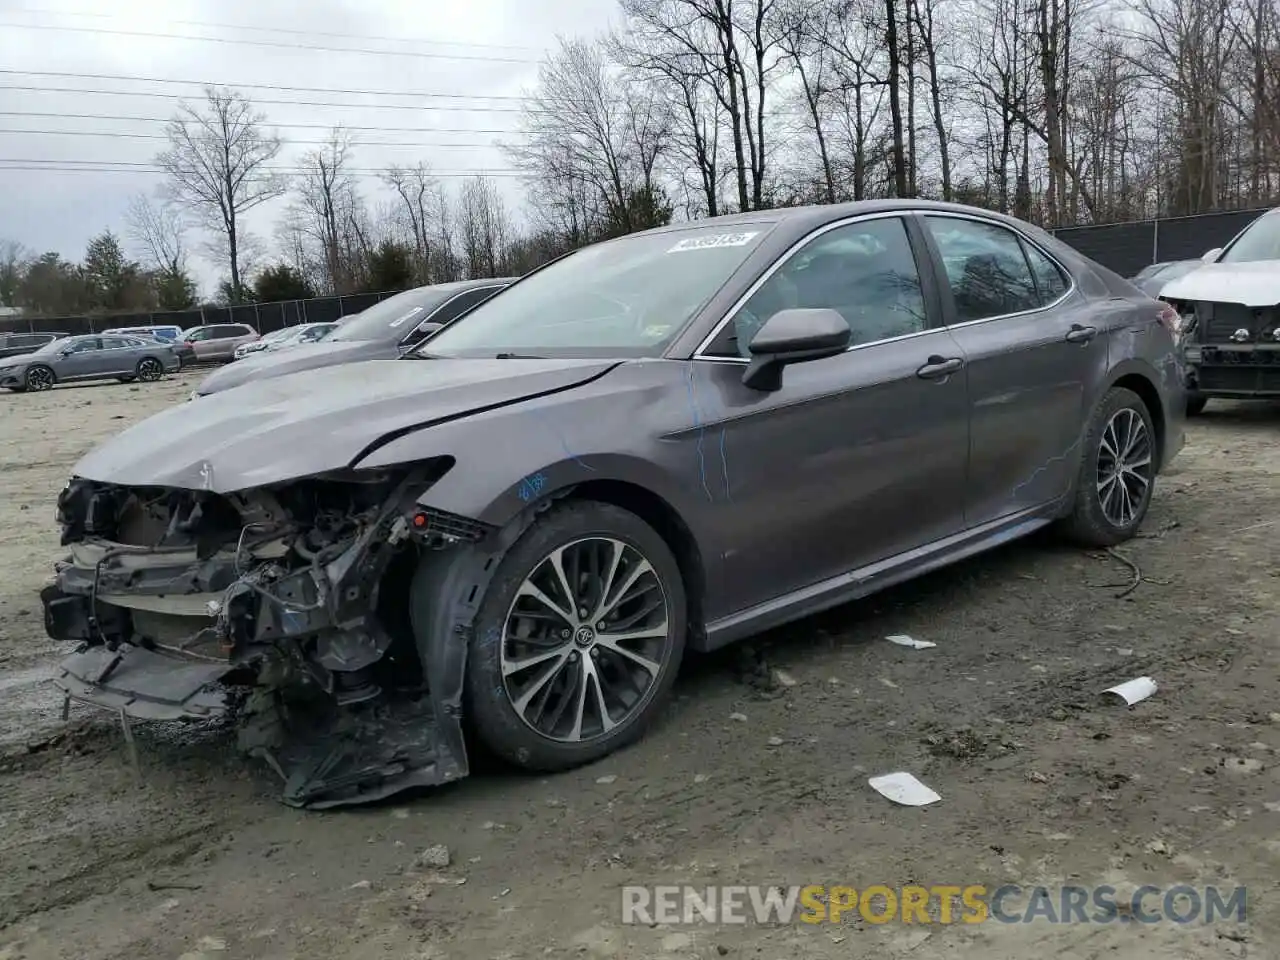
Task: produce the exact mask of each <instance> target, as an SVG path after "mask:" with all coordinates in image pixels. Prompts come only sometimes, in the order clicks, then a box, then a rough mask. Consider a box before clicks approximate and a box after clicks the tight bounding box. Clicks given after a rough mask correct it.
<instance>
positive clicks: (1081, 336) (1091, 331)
mask: <svg viewBox="0 0 1280 960" xmlns="http://www.w3.org/2000/svg"><path fill="white" fill-rule="evenodd" d="M1097 335H1098V328H1097V327H1082V326H1080V324H1078V323H1073V324H1072V325H1071V329H1070V331H1068V333H1067V342H1068V343H1088V342H1089V341H1090V340H1092V339H1093V338H1094V337H1096V336H1097Z"/></svg>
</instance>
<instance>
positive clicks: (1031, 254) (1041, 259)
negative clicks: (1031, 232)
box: [1022, 241, 1071, 306]
mask: <svg viewBox="0 0 1280 960" xmlns="http://www.w3.org/2000/svg"><path fill="white" fill-rule="evenodd" d="M1022 249H1023V250H1025V251H1026V254H1027V262H1028V263H1030V264H1031V273H1032V274H1033V275H1034V276H1035V278H1036V291H1037V292H1038V293H1039V294H1040V303H1041V305H1042V306H1043V305H1045V304H1050V303H1053V301H1055V300H1057V299H1058V298H1059V297H1061V296H1062V295H1063V294H1064V293H1066V292H1067V290H1069V289H1070V288H1071V284H1070V282H1069V281H1068V280H1067V278H1066V276H1065V275H1064V274H1063V272H1062V268H1061V267H1059V266H1058V265H1057V264H1056V263H1054V262H1053V261H1052V260H1050V259H1049V258H1048V257H1046V256H1045V255H1044V254H1043V253H1041V252H1040V251H1039V249H1038V248H1036V247H1033V246H1032V245H1031V244H1029V243H1027V242H1026V241H1023V244H1022Z"/></svg>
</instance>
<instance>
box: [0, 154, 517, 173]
mask: <svg viewBox="0 0 1280 960" xmlns="http://www.w3.org/2000/svg"><path fill="white" fill-rule="evenodd" d="M0 163H28V164H31V163H59V164H68V165H71V166H73V167H76V168H78V167H81V166H90V167H91V166H111V167H149V168H151V169H153V170H160V171H163V170H164V167H162V166H160V164H158V163H156V162H155V161H154V160H59V159H51V158H49V157H42V158H37V159H34V160H32V159H25V158H18V157H14V158H9V157H0ZM260 169H262V170H263V171H265V172H267V173H283V174H304V173H310V172H311V171H310V170H309V169H308V168H307V167H301V166H297V165H294V166H263V167H261V168H260ZM391 169H392V168H391V167H348V168H346V171H345V172H347V173H370V174H381V173H390V172H391ZM476 172H490V173H519V172H520V171H518V170H516V169H514V168H512V167H488V168H484V167H478V168H476Z"/></svg>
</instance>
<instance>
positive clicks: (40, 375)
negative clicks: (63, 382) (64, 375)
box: [25, 366, 58, 390]
mask: <svg viewBox="0 0 1280 960" xmlns="http://www.w3.org/2000/svg"><path fill="white" fill-rule="evenodd" d="M57 380H58V378H57V377H55V376H54V375H53V371H52V370H51V369H49V368H48V367H45V366H35V367H28V368H27V375H26V377H25V384H26V388H27V389H28V390H52V389H53V385H54V384H55V383H57Z"/></svg>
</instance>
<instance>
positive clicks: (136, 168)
mask: <svg viewBox="0 0 1280 960" xmlns="http://www.w3.org/2000/svg"><path fill="white" fill-rule="evenodd" d="M64 164H65V165H64ZM9 170H14V171H20V172H22V171H25V172H32V173H139V174H148V175H161V174H163V173H164V172H165V171H164V170H162V169H160V168H159V167H156V166H152V165H150V164H145V163H141V162H136V163H135V162H132V161H111V160H85V161H83V162H77V161H69V160H53V161H50V160H20V159H13V160H10V159H7V158H3V157H0V173H3V172H6V171H9ZM267 172H269V173H277V174H284V175H294V176H298V175H301V174H304V173H306V172H308V171H305V170H301V169H287V168H283V167H280V168H272V169H270V170H268V171H267ZM346 172H347V173H349V174H351V175H352V176H356V177H368V178H377V179H381V178H382V177H384V176H385V175H387V174H389V173H390V172H391V168H390V167H386V168H378V169H352V170H348V171H346ZM429 175H430V176H431V177H434V178H439V179H466V178H469V177H499V178H503V177H522V176H524V175H525V174H524V173H523V172H522V171H520V170H516V169H513V168H505V167H495V168H491V169H486V168H482V167H477V168H475V169H472V170H432V171H430V173H429ZM265 179H266V178H263V177H248V178H246V180H245V181H243V182H250V183H260V182H263V180H265Z"/></svg>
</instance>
